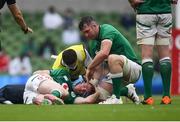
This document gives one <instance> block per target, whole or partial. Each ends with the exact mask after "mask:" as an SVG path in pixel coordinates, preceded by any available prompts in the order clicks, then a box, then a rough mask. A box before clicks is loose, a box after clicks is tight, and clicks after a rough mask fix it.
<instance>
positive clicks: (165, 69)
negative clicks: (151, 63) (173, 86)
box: [160, 59, 171, 96]
mask: <svg viewBox="0 0 180 122" xmlns="http://www.w3.org/2000/svg"><path fill="white" fill-rule="evenodd" d="M160 73H161V77H162V82H163V96H170V82H171V61H170V59H164V60H160Z"/></svg>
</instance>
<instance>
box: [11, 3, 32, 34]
mask: <svg viewBox="0 0 180 122" xmlns="http://www.w3.org/2000/svg"><path fill="white" fill-rule="evenodd" d="M8 7H9V9H10V11H11V13H12V15H13V17H14V19H15V21H16V22H17V23H18V25H19V26H21V29H22V30H23V32H24V33H25V34H27V33H32V32H33V30H32V29H31V28H30V27H28V26H27V25H26V23H25V21H24V18H23V15H22V13H21V11H20V9H19V8H18V6H17V4H16V3H15V4H11V5H8Z"/></svg>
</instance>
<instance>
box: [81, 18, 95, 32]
mask: <svg viewBox="0 0 180 122" xmlns="http://www.w3.org/2000/svg"><path fill="white" fill-rule="evenodd" d="M92 21H95V19H94V18H93V17H92V16H85V17H82V18H81V20H80V22H79V30H82V29H83V27H84V24H90V23H91V22H92Z"/></svg>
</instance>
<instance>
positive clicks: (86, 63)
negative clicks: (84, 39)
mask: <svg viewBox="0 0 180 122" xmlns="http://www.w3.org/2000/svg"><path fill="white" fill-rule="evenodd" d="M85 53H86V59H85V62H84V65H85V66H86V67H87V66H88V65H89V64H90V63H91V62H92V58H91V56H90V55H89V53H88V51H87V50H86V49H85Z"/></svg>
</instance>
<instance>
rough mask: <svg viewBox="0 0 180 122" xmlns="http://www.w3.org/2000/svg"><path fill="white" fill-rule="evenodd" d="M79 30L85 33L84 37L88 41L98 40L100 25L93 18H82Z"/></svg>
mask: <svg viewBox="0 0 180 122" xmlns="http://www.w3.org/2000/svg"><path fill="white" fill-rule="evenodd" d="M79 30H80V31H81V32H82V33H83V35H84V37H85V38H86V39H88V40H91V39H95V38H97V36H98V34H99V25H98V24H97V23H96V21H95V20H94V18H93V17H91V16H85V17H82V18H81V20H80V22H79Z"/></svg>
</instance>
